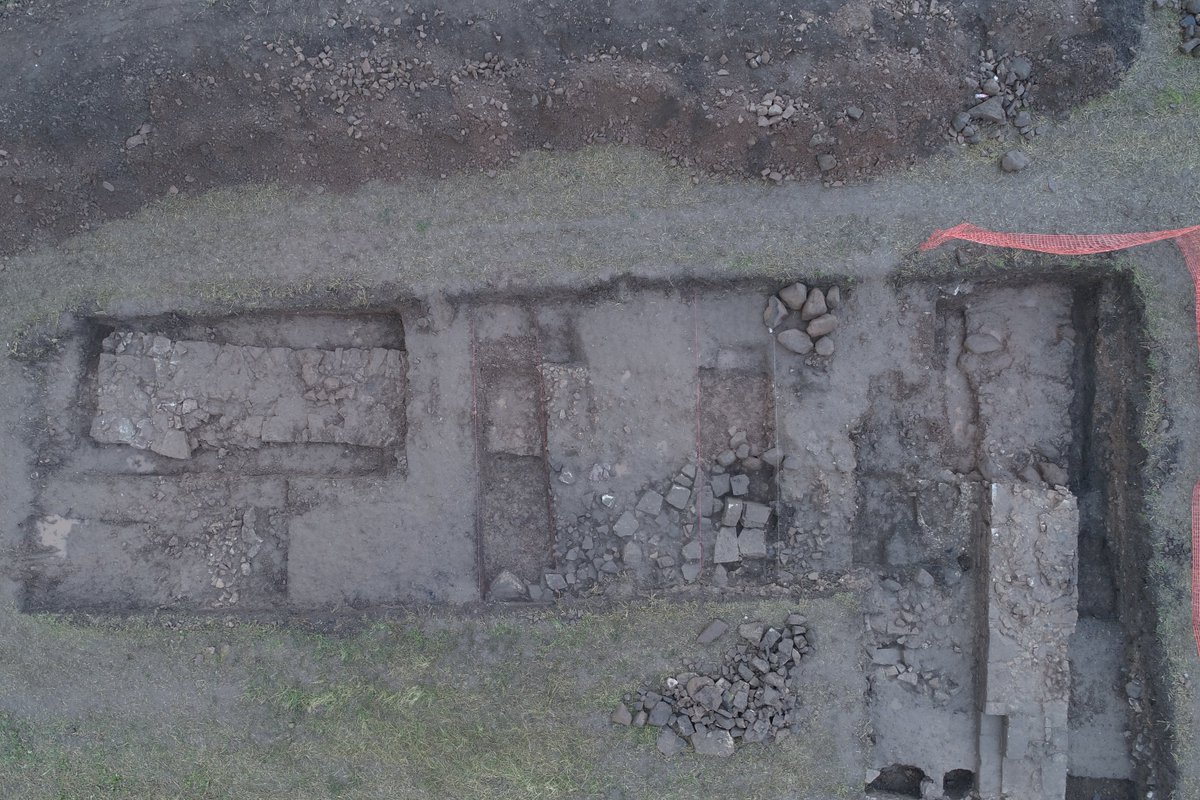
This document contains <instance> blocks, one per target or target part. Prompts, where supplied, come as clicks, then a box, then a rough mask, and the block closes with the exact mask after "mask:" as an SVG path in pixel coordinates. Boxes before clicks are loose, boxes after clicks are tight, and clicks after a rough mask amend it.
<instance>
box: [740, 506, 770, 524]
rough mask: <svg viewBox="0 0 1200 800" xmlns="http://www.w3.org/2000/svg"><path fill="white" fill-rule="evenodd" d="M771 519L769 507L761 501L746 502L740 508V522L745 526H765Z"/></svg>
mask: <svg viewBox="0 0 1200 800" xmlns="http://www.w3.org/2000/svg"><path fill="white" fill-rule="evenodd" d="M770 519H771V507H770V506H768V505H764V504H763V503H753V502H748V503H746V507H745V508H744V509H743V510H742V524H743V525H745V526H746V527H747V528H765V527H767V522H768V521H769V520H770Z"/></svg>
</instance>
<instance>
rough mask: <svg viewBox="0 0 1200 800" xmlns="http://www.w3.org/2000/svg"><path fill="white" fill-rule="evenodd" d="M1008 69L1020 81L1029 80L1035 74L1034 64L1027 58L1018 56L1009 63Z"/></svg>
mask: <svg viewBox="0 0 1200 800" xmlns="http://www.w3.org/2000/svg"><path fill="white" fill-rule="evenodd" d="M1008 68H1009V70H1010V71H1011V72H1012V74H1013V75H1015V76H1016V78H1017V80H1019V81H1027V80H1029V76H1030V75H1032V74H1033V62H1032V61H1030V60H1029V59H1028V58H1026V57H1025V56H1017V57H1016V58H1014V59H1013V60H1012V61H1010V62H1009V63H1008Z"/></svg>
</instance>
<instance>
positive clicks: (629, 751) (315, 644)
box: [0, 597, 861, 800]
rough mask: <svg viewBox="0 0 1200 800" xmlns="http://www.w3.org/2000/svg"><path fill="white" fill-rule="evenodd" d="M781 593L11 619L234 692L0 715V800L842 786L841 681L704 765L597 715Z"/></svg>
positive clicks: (846, 626) (26, 670)
mask: <svg viewBox="0 0 1200 800" xmlns="http://www.w3.org/2000/svg"><path fill="white" fill-rule="evenodd" d="M796 607H797V606H796V605H795V604H791V603H784V602H780V601H771V602H750V603H736V604H728V605H725V604H722V605H709V604H697V603H666V602H662V601H651V602H650V603H649V605H646V606H643V607H617V608H612V609H608V610H604V611H598V612H592V613H587V614H585V615H583V616H582V618H580V619H579V620H577V621H570V620H568V619H567V618H565V617H561V616H558V615H557V614H555V613H552V612H538V613H535V614H528V613H526V614H520V615H517V614H513V615H506V616H501V617H495V618H478V619H463V618H460V617H455V616H454V615H451V614H440V615H439V614H431V615H423V616H406V617H403V618H400V619H396V620H389V621H380V622H376V623H373V624H369V625H366V626H365V627H363V628H362V629H361V630H358V631H357V632H354V633H350V634H345V635H327V634H315V633H309V632H303V631H298V630H292V629H288V628H284V627H276V626H258V625H247V626H244V627H243V626H240V625H237V626H234V627H233V628H227V627H225V626H223V625H220V624H211V625H201V626H199V627H197V628H195V629H192V630H172V629H164V628H162V627H158V626H156V625H155V623H153V622H152V621H147V620H145V619H141V620H136V619H135V620H128V621H122V620H104V619H100V620H97V624H95V625H89V626H84V627H80V626H78V625H75V624H73V623H71V622H68V621H65V620H63V619H61V618H57V617H36V618H24V617H21V618H11V617H10V618H9V619H8V620H7V622H8V623H10V624H9V625H8V626H7V633H8V634H9V635H8V641H9V642H12V643H14V644H15V645H17V646H21V645H22V643H23V642H25V641H30V642H32V641H37V642H40V643H41V644H40V645H39V646H40V647H42V648H46V649H47V650H54V651H56V652H60V653H64V654H67V656H66V660H67V661H68V662H70V661H71V660H72V659H76V658H78V659H80V660H81V661H82V662H83V663H96V662H97V660H99V663H101V664H104V665H106V666H103V667H101V668H100V669H93V671H92V673H91V674H90V676H88V677H89V680H95V681H98V682H99V683H97V684H96V687H95V689H94V691H98V692H104V691H108V692H114V691H115V692H120V691H124V687H123V681H127V680H138V679H139V678H138V675H136V674H126V673H125V672H124V670H125V669H130V670H131V671H133V672H135V673H136V672H140V670H141V668H140V667H129V668H126V667H124V666H123V661H124V659H115V660H113V661H112V662H111V663H110V662H109V658H110V653H116V654H119V653H121V652H124V651H125V650H126V649H127V648H136V649H137V651H138V652H139V653H141V654H142V656H143V657H149V658H152V659H155V660H156V663H158V664H159V666H158V667H157V672H156V675H155V676H153V677H157V678H160V679H162V678H169V679H170V680H171V681H176V680H178V681H180V683H179V685H181V686H190V685H195V686H196V687H208V686H230V687H234V686H236V687H240V689H239V692H238V695H237V697H235V698H234V699H233V700H232V701H230V702H229V703H226V704H224V705H223V706H222V708H221V709H219V710H218V711H216V712H214V713H211V714H210V713H204V712H201V713H198V714H196V713H185V711H184V710H183V708H182V707H176V706H174V705H173V704H174V703H175V702H177V701H182V700H187V699H188V698H187V697H183V698H172V699H171V701H170V703H169V704H168V707H167V708H166V709H164V710H163V711H162V713H157V712H155V713H145V712H144V711H143V712H141V713H138V714H126V713H122V712H121V711H120V710H119V708H118V707H116V706H114V707H113V708H112V709H109V710H107V711H106V712H105V713H103V714H96V713H89V714H84V715H79V714H75V713H69V712H59V711H57V710H56V709H46V710H44V711H43V712H41V713H38V714H34V715H25V716H22V715H19V714H15V713H11V712H10V713H7V714H0V796H3V797H21V798H22V799H23V800H24V799H25V798H29V799H30V800H41V799H42V798H71V799H74V798H81V799H82V798H139V800H140V799H141V798H170V799H172V800H173V799H174V798H180V799H182V798H187V799H188V800H196V799H199V800H207V798H214V799H215V798H244V797H253V798H264V799H265V800H272V799H273V798H280V799H281V800H282V798H287V799H288V800H308V799H309V798H313V799H315V798H328V797H346V798H381V799H382V798H388V800H392V799H394V798H461V797H475V798H522V799H525V798H576V797H603V796H605V794H606V792H608V791H609V790H611V789H614V788H622V789H624V790H625V791H627V792H641V791H642V790H643V789H645V790H646V791H650V792H651V795H652V796H654V797H661V798H680V800H682V798H691V797H695V796H716V795H721V796H736V797H739V798H774V797H779V796H803V797H816V796H820V797H841V796H845V797H850V796H853V791H854V789H855V788H858V787H857V786H856V782H857V780H858V777H859V775H860V774H861V768H860V766H859V765H858V764H857V763H855V762H854V761H853V758H852V757H851V760H850V762H849V764H850V765H851V767H847V763H848V762H847V754H845V753H839V751H838V748H837V745H836V741H837V737H838V735H839V733H841V734H844V733H845V731H842V730H841V726H843V725H845V724H846V723H844V722H841V721H840V718H839V717H838V716H837V714H838V713H842V712H839V711H838V709H839V708H843V707H844V706H846V704H849V705H850V706H851V707H853V706H855V705H856V704H859V703H861V686H860V685H859V684H858V683H857V682H854V681H851V683H850V684H847V685H848V686H851V687H852V690H850V691H847V689H846V688H845V686H843V687H842V688H832V689H825V690H820V691H819V690H818V688H814V689H813V690H812V691H811V692H810V693H809V698H808V701H807V702H809V703H810V704H811V705H812V728H811V730H810V731H807V732H804V733H802V734H801V735H799V736H794V737H792V738H791V739H789V740H787V741H785V742H783V743H780V744H779V745H777V746H772V747H758V746H754V747H747V748H744V749H743V751H741V752H740V753H739V755H738V756H737V757H736V758H734V759H732V760H730V761H722V762H720V763H712V762H706V761H705V760H704V759H701V758H699V757H696V756H694V755H691V754H688V755H685V756H682V757H679V758H677V759H674V760H672V761H666V760H664V759H662V758H661V757H660V756H659V755H658V754H657V752H656V751H655V750H654V748H653V740H654V735H655V732H653V731H648V730H638V729H630V728H619V727H615V726H612V725H610V724H609V723H608V722H607V717H608V714H609V713H610V712H611V710H612V708H613V707H614V704H615V703H616V702H618V701H619V700H620V698H621V696H622V695H623V694H625V693H627V692H631V691H633V690H634V689H636V688H637V687H638V686H640V685H643V684H645V683H646V682H655V681H657V680H658V679H660V677H661V676H662V675H664V674H668V673H669V672H673V671H676V670H678V669H681V668H682V666H681V662H682V661H684V660H687V659H690V658H694V657H695V656H696V654H697V652H698V646H697V645H696V644H695V642H694V636H695V632H696V630H698V629H699V628H700V627H701V626H702V625H703V624H704V623H705V622H706V621H707V620H708V619H710V618H711V617H712V616H713V615H722V616H724V617H725V618H726V619H729V620H731V621H736V620H738V619H740V618H741V617H742V616H747V615H750V616H756V617H758V618H762V619H773V618H776V617H781V616H783V615H786V613H788V611H790V610H793V609H794V608H796ZM801 607H802V608H803V609H804V610H805V612H806V613H807V614H808V615H809V617H810V619H812V620H813V623H814V626H816V627H817V628H818V629H820V630H823V631H824V632H825V635H826V636H830V635H831V634H832V632H834V631H839V632H843V633H847V634H848V635H850V636H851V637H855V636H856V635H857V630H858V627H859V623H858V620H859V613H860V612H859V611H858V608H857V604H856V602H855V601H854V600H853V599H852V598H849V597H838V598H835V599H830V600H820V601H813V602H811V603H808V604H804V605H803V606H801ZM213 641H221V642H223V643H225V644H226V645H227V647H225V648H222V650H223V651H224V650H227V651H228V656H227V657H225V658H216V657H209V658H208V659H207V660H206V661H205V662H204V663H203V664H202V665H196V664H194V663H193V653H195V652H196V651H197V650H202V649H203V646H204V645H205V644H207V643H209V642H213ZM726 644H727V643H722V644H721V645H720V646H722V647H723V646H726ZM851 646H852V647H855V648H856V647H857V644H856V639H855V642H854V643H852V644H851ZM831 657H832V656H831ZM38 663H39V660H38V658H36V656H35V657H32V658H30V659H29V660H28V661H25V662H18V663H14V664H0V683H3V684H4V685H6V686H9V687H12V688H13V689H14V690H16V691H18V692H19V691H20V690H21V687H22V686H25V687H26V691H28V690H31V689H33V687H34V686H36V685H42V684H44V683H45V681H47V680H51V681H58V680H62V679H63V677H64V675H65V674H66V671H70V674H75V671H74V670H72V669H70V668H71V667H72V666H73V665H71V664H64V667H63V668H64V675H57V674H56V673H55V672H54V670H50V671H49V672H48V673H47V672H46V671H45V670H43V671H42V672H41V673H38V672H37V664H38ZM826 668H828V667H826ZM145 678H146V676H144V675H143V676H142V677H141V679H142V680H145ZM814 680H816V681H818V682H819V683H820V682H823V680H824V679H823V678H821V677H820V676H819V675H817V676H814ZM152 684H153V681H151V682H150V684H147V685H146V689H147V690H148V691H153V685H152ZM34 691H36V690H34ZM183 691H184V692H185V695H186V694H189V693H190V692H191V690H183ZM202 695H203V690H197V697H199V696H202ZM648 762H649V766H648ZM697 793H699V795H698V794H697ZM630 796H638V795H637V794H631V795H630ZM648 796H649V795H648Z"/></svg>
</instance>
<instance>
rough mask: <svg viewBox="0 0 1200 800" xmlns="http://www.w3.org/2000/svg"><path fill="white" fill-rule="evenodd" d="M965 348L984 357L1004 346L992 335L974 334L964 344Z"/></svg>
mask: <svg viewBox="0 0 1200 800" xmlns="http://www.w3.org/2000/svg"><path fill="white" fill-rule="evenodd" d="M963 347H965V348H967V350H968V351H970V352H972V353H975V354H976V355H984V354H985V353H994V352H996V351H997V350H999V349H1000V348H1001V347H1003V345H1002V344H1001V343H1000V340H999V339H997V338H996V337H995V336H992V335H991V334H990V333H972V334H971V335H970V336H968V337H967V338H966V340H965V341H964V342H963Z"/></svg>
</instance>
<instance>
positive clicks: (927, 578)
mask: <svg viewBox="0 0 1200 800" xmlns="http://www.w3.org/2000/svg"><path fill="white" fill-rule="evenodd" d="M917 584H918V585H920V586H924V587H925V588H926V589H928V588H929V587H931V586H933V584H934V580H933V576H932V575H930V574H929V571H928V570H926V569H923V568H922V569H919V570H917Z"/></svg>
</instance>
